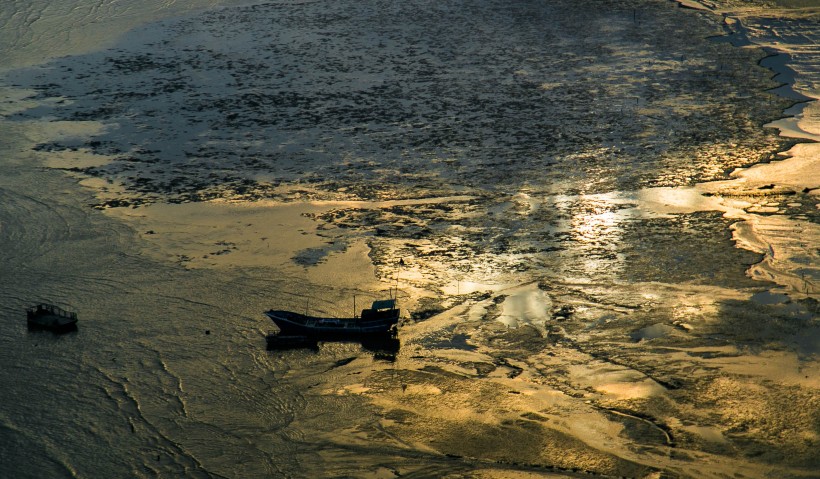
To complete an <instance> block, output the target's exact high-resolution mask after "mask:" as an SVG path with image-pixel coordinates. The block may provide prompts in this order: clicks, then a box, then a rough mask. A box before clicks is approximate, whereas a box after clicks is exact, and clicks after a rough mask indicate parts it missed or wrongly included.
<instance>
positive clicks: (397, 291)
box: [393, 258, 404, 299]
mask: <svg viewBox="0 0 820 479" xmlns="http://www.w3.org/2000/svg"><path fill="white" fill-rule="evenodd" d="M402 266H404V258H399V271H398V272H397V273H396V296H395V297H394V298H393V299H399V276H401V267H402Z"/></svg>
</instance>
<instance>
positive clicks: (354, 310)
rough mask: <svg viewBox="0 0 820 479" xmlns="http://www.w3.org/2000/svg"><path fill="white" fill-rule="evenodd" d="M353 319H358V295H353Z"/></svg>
mask: <svg viewBox="0 0 820 479" xmlns="http://www.w3.org/2000/svg"><path fill="white" fill-rule="evenodd" d="M353 319H356V295H355V294H354V295H353Z"/></svg>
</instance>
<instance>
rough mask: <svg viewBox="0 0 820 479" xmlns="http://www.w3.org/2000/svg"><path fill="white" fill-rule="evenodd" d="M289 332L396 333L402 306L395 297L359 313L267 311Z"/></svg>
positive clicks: (310, 333)
mask: <svg viewBox="0 0 820 479" xmlns="http://www.w3.org/2000/svg"><path fill="white" fill-rule="evenodd" d="M265 315H267V316H268V317H269V318H270V319H271V321H273V322H274V324H276V326H278V327H279V330H280V331H281V334H283V335H286V336H325V337H332V336H337V337H346V336H347V337H357V336H367V335H374V334H375V335H384V334H391V333H392V334H395V331H396V328H397V325H398V323H399V308H398V307H397V306H396V300H395V299H383V300H379V301H374V302H373V304H372V305H371V306H370V308H368V309H364V310H362V314H361V316H359V317H355V316H354V317H352V318H323V317H317V316H309V315H307V314H301V313H296V312H293V311H282V310H274V309H271V310H269V311H266V312H265Z"/></svg>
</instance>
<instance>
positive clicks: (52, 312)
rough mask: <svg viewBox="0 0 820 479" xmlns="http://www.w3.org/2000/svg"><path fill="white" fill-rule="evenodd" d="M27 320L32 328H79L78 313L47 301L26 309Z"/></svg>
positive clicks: (59, 329) (58, 329)
mask: <svg viewBox="0 0 820 479" xmlns="http://www.w3.org/2000/svg"><path fill="white" fill-rule="evenodd" d="M26 320H27V321H28V326H29V327H30V328H37V329H50V330H52V331H56V332H62V331H71V330H73V329H76V328H77V313H75V312H72V311H66V310H65V309H62V308H60V307H59V306H55V305H53V304H47V303H40V304H38V305H35V306H32V307H30V308H28V309H26Z"/></svg>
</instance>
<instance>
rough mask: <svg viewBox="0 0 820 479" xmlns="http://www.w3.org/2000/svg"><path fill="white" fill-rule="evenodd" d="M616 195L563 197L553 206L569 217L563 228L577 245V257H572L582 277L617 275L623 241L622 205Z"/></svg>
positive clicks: (623, 218) (621, 259)
mask: <svg viewBox="0 0 820 479" xmlns="http://www.w3.org/2000/svg"><path fill="white" fill-rule="evenodd" d="M623 203H624V202H623V201H622V199H620V198H618V197H617V195H615V194H609V195H582V196H579V197H576V198H570V197H564V198H563V200H562V201H559V202H556V207H557V208H559V209H562V210H564V212H565V213H566V214H567V217H568V218H569V219H568V221H567V222H566V228H567V230H568V233H569V234H570V235H571V237H572V239H573V240H575V241H577V242H578V243H579V246H580V248H579V254H578V257H577V258H573V261H575V262H576V264H577V266H578V269H579V270H578V271H577V272H578V274H579V275H580V276H581V277H582V278H583V277H586V278H589V277H593V276H599V275H600V274H602V273H604V274H606V273H607V272H609V273H617V271H619V270H620V269H621V267H622V264H623V258H622V257H621V256H622V255H621V254H620V253H618V244H619V243H620V242H621V240H622V238H623V221H624V220H625V219H626V218H625V215H624V211H623V209H624V206H623Z"/></svg>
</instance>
